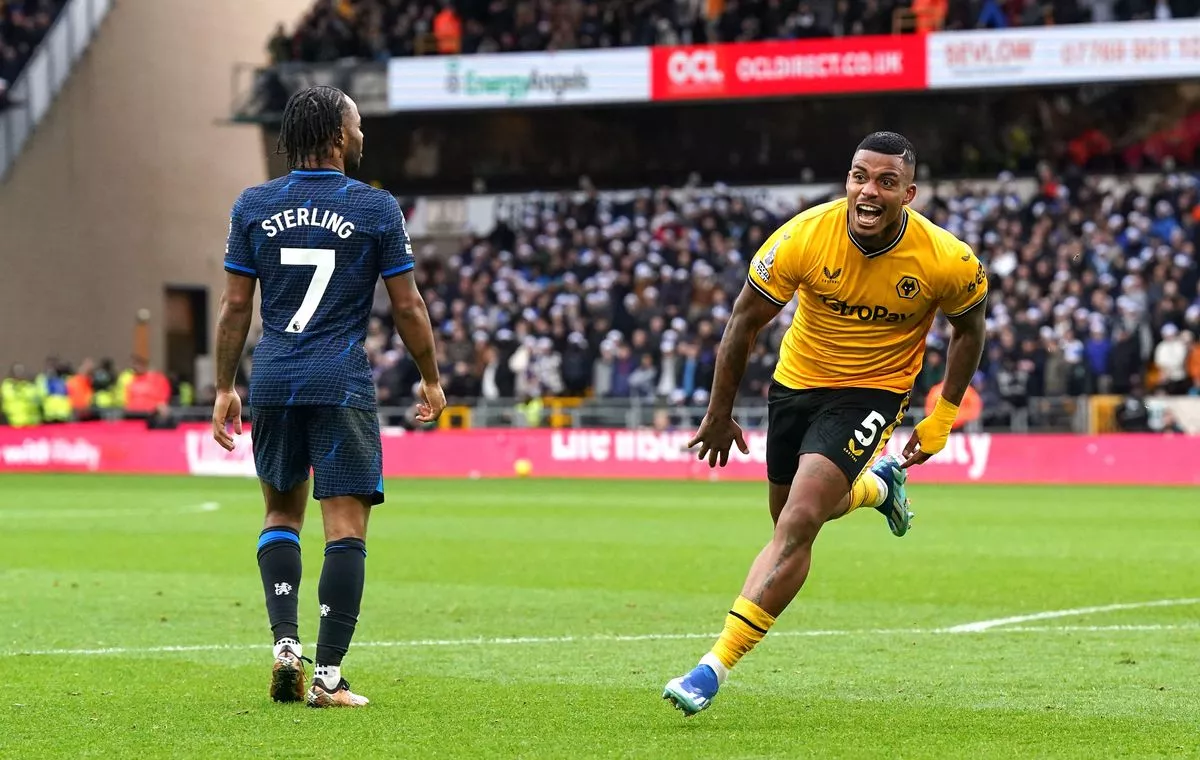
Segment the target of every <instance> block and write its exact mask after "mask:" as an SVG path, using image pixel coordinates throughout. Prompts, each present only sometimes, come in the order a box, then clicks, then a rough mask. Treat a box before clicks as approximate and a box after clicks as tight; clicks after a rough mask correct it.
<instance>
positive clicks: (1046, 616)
mask: <svg viewBox="0 0 1200 760" xmlns="http://www.w3.org/2000/svg"><path fill="white" fill-rule="evenodd" d="M1186 604H1200V599H1156V600H1154V601H1151V602H1128V603H1125V604H1103V605H1100V606H1099V607H1075V608H1072V609H1069V610H1050V611H1048V612H1035V613H1033V614H1030V615H1014V616H1012V617H1003V618H995V619H994V620H980V621H978V622H975V623H963V624H962V625H955V626H951V627H949V628H947V629H945V630H946V632H947V633H979V632H980V631H987V630H991V629H993V628H997V627H999V626H1004V625H1013V624H1016V623H1030V622H1033V621H1034V620H1053V619H1055V618H1065V617H1080V616H1081V615H1092V614H1095V613H1097V612H1117V611H1118V610H1140V609H1145V608H1147V607H1179V606H1183V605H1186Z"/></svg>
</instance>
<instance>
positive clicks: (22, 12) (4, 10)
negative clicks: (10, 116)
mask: <svg viewBox="0 0 1200 760" xmlns="http://www.w3.org/2000/svg"><path fill="white" fill-rule="evenodd" d="M62 6H63V2H62V0H0V109H3V108H4V107H5V105H6V104H7V102H8V100H7V93H8V89H9V86H10V85H11V84H12V83H13V82H15V81H16V79H17V75H18V74H20V73H21V69H22V68H23V67H24V66H25V63H26V62H27V61H28V60H29V57H30V56H31V55H33V51H34V50H35V49H36V48H37V45H38V43H39V42H41V40H42V37H44V36H45V35H46V32H47V31H48V30H49V29H50V25H51V24H53V23H54V19H55V18H56V17H57V16H58V12H59V11H60V10H62Z"/></svg>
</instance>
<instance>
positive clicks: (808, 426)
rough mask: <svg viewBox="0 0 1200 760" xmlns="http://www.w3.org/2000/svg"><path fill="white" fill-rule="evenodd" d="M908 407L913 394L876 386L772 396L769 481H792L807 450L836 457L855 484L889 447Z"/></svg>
mask: <svg viewBox="0 0 1200 760" xmlns="http://www.w3.org/2000/svg"><path fill="white" fill-rule="evenodd" d="M907 411H908V394H907V393H893V392H891V391H882V390H877V389H874V388H812V389H807V390H795V389H792V388H787V387H785V386H783V385H780V384H779V383H777V382H772V383H771V388H770V391H769V393H768V395H767V480H769V481H771V482H772V483H774V484H776V485H791V483H792V479H793V478H794V477H795V476H796V470H797V469H798V468H799V466H800V455H801V454H821V455H822V456H825V457H828V458H829V459H831V460H833V463H834V464H836V465H837V466H838V467H839V468H840V469H841V470H842V472H844V473H846V479H847V480H849V481H850V482H851V483H853V482H854V481H855V480H856V479H857V478H858V476H859V474H860V473H862V471H863V470H864V469H866V467H867V466H868V465H870V464H871V462H873V461H874V460H875V457H876V455H877V454H878V453H879V452H881V451H883V447H884V444H886V443H887V440H888V438H890V437H891V435H892V431H893V430H895V429H896V426H897V425H899V424H900V420H902V419H903V418H904V413H905V412H907Z"/></svg>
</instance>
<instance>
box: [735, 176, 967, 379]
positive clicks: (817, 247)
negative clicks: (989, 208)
mask: <svg viewBox="0 0 1200 760" xmlns="http://www.w3.org/2000/svg"><path fill="white" fill-rule="evenodd" d="M846 207H847V201H846V199H844V198H843V199H841V200H837V201H833V202H831V203H825V204H822V205H820V206H816V207H814V208H811V209H809V210H807V211H804V212H802V213H800V214H798V215H796V216H795V217H793V218H792V219H790V220H789V221H787V222H786V223H784V224H783V225H782V226H781V227H780V228H779V229H777V230H776V231H775V232H774V233H773V234H772V235H771V237H769V238H767V240H766V242H765V243H763V246H762V248H761V249H759V251H758V253H757V254H755V256H754V259H753V261H751V262H750V272H749V274H748V280H749V282H750V284H751V285H752V286H753V287H754V289H755V290H757V291H758V292H759V294H761V295H762V296H763V297H765V298H767V299H768V300H770V301H772V302H774V303H776V304H778V305H779V306H785V305H787V303H788V302H789V301H791V300H792V298H793V297H797V298H798V299H799V302H798V304H797V307H796V315H795V318H794V319H793V320H792V324H791V326H790V327H789V328H788V331H787V334H786V335H785V336H784V338H783V345H782V346H781V347H780V351H779V363H778V364H777V365H776V367H775V379H776V381H778V382H779V383H780V384H782V385H784V386H787V387H789V388H795V389H804V388H878V389H882V390H888V391H894V392H896V393H907V392H908V391H910V390H911V389H912V386H913V382H914V381H915V380H916V377H917V374H918V373H919V372H920V371H921V363H922V361H923V359H924V356H925V337H926V334H927V333H928V332H929V326H930V324H931V323H932V322H933V317H934V312H935V310H936V309H941V310H942V311H943V312H944V313H945V314H946V315H947V316H951V317H953V316H957V315H960V314H963V313H965V312H967V311H969V310H971V309H972V308H974V307H976V306H978V305H979V304H980V303H982V302H983V300H984V298H985V297H986V296H987V290H988V282H987V275H986V274H985V272H984V269H983V265H982V264H981V263H980V262H979V259H977V258H976V257H975V254H974V252H972V250H971V248H970V246H968V245H967V244H966V243H963V242H962V241H960V240H959V239H958V238H956V237H954V236H953V235H951V234H950V233H949V232H947V231H946V230H944V229H942V228H940V227H938V226H937V225H936V224H934V223H933V222H931V221H929V220H928V219H926V218H925V217H923V216H921V215H920V214H919V213H917V212H916V211H914V210H912V209H909V208H905V210H904V217H903V222H902V224H901V227H900V234H899V235H898V236H897V237H896V240H895V241H894V242H893V243H892V244H891V245H889V246H887V247H886V248H883V249H882V250H879V251H874V252H868V251H867V250H866V249H864V248H863V247H862V246H861V245H859V243H858V241H857V240H856V239H855V238H854V234H853V233H852V232H851V231H850V228H849V226H848V224H847V217H846V210H847V209H846Z"/></svg>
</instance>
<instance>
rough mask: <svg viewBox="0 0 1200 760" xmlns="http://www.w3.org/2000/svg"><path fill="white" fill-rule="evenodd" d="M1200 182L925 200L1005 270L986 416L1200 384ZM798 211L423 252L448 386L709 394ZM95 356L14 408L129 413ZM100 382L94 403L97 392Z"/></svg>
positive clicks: (371, 343) (539, 218)
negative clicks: (770, 249) (735, 304)
mask: <svg viewBox="0 0 1200 760" xmlns="http://www.w3.org/2000/svg"><path fill="white" fill-rule="evenodd" d="M1198 189H1200V181H1198V180H1197V177H1196V176H1195V175H1193V174H1188V173H1161V174H1159V175H1143V176H1142V177H1141V178H1140V179H1138V180H1135V179H1133V178H1121V179H1116V178H1112V177H1109V178H1107V179H1099V178H1097V177H1094V176H1087V177H1085V176H1084V175H1083V174H1081V173H1078V172H1075V173H1067V174H1064V175H1063V176H1061V177H1060V176H1057V175H1054V174H1052V173H1050V172H1049V170H1047V169H1045V168H1043V171H1042V174H1041V176H1040V178H1039V182H1038V184H1037V186H1036V189H1034V190H1033V192H1032V193H1028V192H1026V193H1021V192H1018V190H1017V188H1016V183H1015V181H1014V180H1013V179H1012V178H1011V176H1009V175H1002V176H1001V177H1000V178H999V180H998V181H997V182H993V183H987V184H981V183H957V184H953V185H950V186H949V189H946V188H939V190H938V191H937V192H936V194H935V197H934V198H933V199H932V200H930V201H929V202H928V203H927V205H926V206H924V211H925V213H927V214H928V215H929V216H931V218H933V219H934V220H935V221H936V222H937V223H938V224H940V225H942V226H943V227H945V228H947V229H949V230H951V231H953V232H954V233H955V234H957V235H960V236H962V237H963V239H965V240H967V241H968V242H969V243H971V244H972V245H973V246H974V247H975V248H976V250H977V251H978V252H979V254H980V258H981V259H982V260H983V261H984V262H985V263H986V264H987V266H988V269H989V272H990V276H991V279H992V288H993V295H992V297H991V300H990V302H989V315H988V334H989V344H988V346H987V349H986V352H985V358H984V361H983V364H982V366H981V368H980V371H979V373H978V374H977V376H976V378H975V388H976V390H977V392H978V393H979V395H980V397H981V399H982V401H983V405H984V408H985V409H986V410H987V414H988V415H989V417H988V419H990V420H993V421H997V422H1000V423H1002V424H1007V423H1009V422H1012V421H1013V418H1014V415H1015V416H1016V417H1018V418H1019V417H1020V415H1021V414H1023V413H1024V412H1025V411H1026V408H1027V406H1028V404H1029V403H1030V399H1041V398H1049V399H1065V398H1074V397H1079V396H1082V395H1086V394H1094V393H1106V394H1107V393H1111V394H1117V395H1121V396H1125V395H1129V394H1139V395H1140V394H1151V395H1152V394H1155V393H1170V394H1172V395H1185V394H1190V395H1200V342H1197V340H1196V337H1197V336H1200V293H1198V290H1197V283H1198V281H1200V267H1198V265H1197V258H1196V246H1197V244H1198V243H1200V196H1198ZM798 210H800V209H799V208H798V207H779V206H772V205H763V204H755V203H753V202H748V201H747V200H746V199H745V198H743V197H740V196H739V193H738V192H737V191H734V190H732V189H728V188H724V187H721V186H716V187H714V188H709V189H705V190H689V191H668V190H664V189H660V190H649V189H644V190H641V191H637V192H634V193H628V194H625V196H624V197H622V196H620V195H615V196H614V195H611V194H605V195H603V196H602V195H598V194H594V193H593V194H577V195H575V196H566V195H563V196H556V197H553V198H551V199H549V200H532V199H531V200H528V201H527V202H526V203H525V205H524V206H523V207H521V208H519V209H518V210H516V211H515V212H514V213H512V214H511V215H510V217H509V218H510V219H511V220H512V221H511V222H510V221H508V220H501V221H499V222H498V224H497V226H496V229H495V230H494V231H493V232H492V233H491V234H490V235H487V236H478V237H472V238H470V239H468V240H466V241H464V243H463V245H462V249H461V251H460V252H459V253H458V254H457V255H455V256H452V257H450V258H448V259H447V258H445V257H442V256H427V257H423V258H422V259H421V261H420V263H419V266H418V270H417V273H418V281H419V283H420V286H421V289H422V291H423V292H424V293H425V295H426V299H427V302H428V304H429V309H430V313H431V316H432V318H433V320H434V324H435V327H436V328H437V330H438V333H439V340H440V343H439V361H440V363H441V367H442V373H443V377H444V378H445V379H444V383H445V387H446V391H447V395H448V396H449V397H450V398H451V399H453V401H454V402H456V403H462V404H472V403H476V402H478V401H484V402H501V403H507V402H510V401H512V400H524V401H525V402H528V401H529V400H530V399H540V398H542V397H574V398H591V399H596V400H604V399H618V400H632V401H636V402H639V403H645V404H651V405H653V404H670V405H673V406H678V405H689V404H690V405H699V406H702V405H703V404H704V403H705V401H706V400H707V394H708V389H709V388H710V387H711V383H712V376H713V368H714V364H715V360H716V347H717V343H718V341H719V338H720V335H721V331H722V329H723V326H724V324H725V321H726V319H727V318H728V315H729V309H730V305H731V304H732V301H733V299H734V298H735V297H736V295H737V293H738V291H739V290H740V289H741V287H742V283H743V281H744V279H745V273H746V267H747V266H748V262H749V259H750V257H751V256H752V255H753V254H754V252H755V250H756V249H757V248H758V245H759V244H760V243H761V241H762V240H764V239H765V237H766V235H767V234H769V232H770V231H771V230H772V229H773V228H774V227H775V226H776V225H777V224H778V223H780V222H781V221H782V220H784V219H786V218H787V217H788V216H790V215H791V214H793V213H795V212H796V211H798ZM387 304H388V302H387V299H386V295H385V294H384V293H383V292H382V288H381V292H380V294H379V298H378V299H377V301H376V308H375V310H374V316H373V318H372V321H371V325H370V331H369V334H368V338H367V351H368V354H369V356H370V359H371V362H372V366H373V368H374V373H375V380H376V386H377V389H378V392H379V397H380V403H381V405H382V406H385V407H389V406H390V407H399V406H403V405H405V404H408V403H409V402H410V401H411V399H412V396H413V389H414V386H415V384H416V382H417V380H418V376H417V373H416V367H415V365H414V364H413V363H412V362H411V361H410V360H409V359H408V358H407V357H406V356H405V353H404V349H403V346H402V344H401V343H400V341H399V339H398V338H397V337H396V336H395V333H394V332H393V330H392V325H391V318H390V315H389V313H388V305H387ZM791 311H792V309H791V307H789V308H788V309H785V311H784V313H783V315H781V318H780V319H778V320H776V321H775V322H774V323H773V324H772V325H771V326H770V328H769V329H768V330H766V331H765V332H764V334H763V335H762V336H761V337H760V341H759V344H758V345H757V346H756V347H755V349H754V351H753V354H752V359H751V362H750V365H749V370H748V372H747V376H746V379H745V386H744V387H743V391H742V392H743V394H746V395H747V396H748V397H760V398H761V397H763V396H764V395H765V391H766V387H767V385H768V383H769V380H770V376H771V371H772V369H773V357H774V356H775V355H776V353H775V351H776V349H777V348H778V345H779V342H780V341H781V339H782V336H783V333H784V331H785V329H786V327H787V325H788V324H789V320H790V314H791ZM389 336H390V337H389ZM948 337H949V336H948V325H946V324H945V323H939V324H938V325H936V326H935V329H934V331H933V332H932V334H931V337H930V341H929V348H930V350H929V352H928V353H927V356H926V364H925V368H924V371H923V372H922V375H921V378H920V380H919V381H918V384H917V387H916V389H915V399H914V401H915V402H916V404H917V405H918V406H919V405H920V404H921V403H922V402H923V398H924V396H925V394H926V393H928V391H929V390H930V388H932V387H934V386H935V385H936V384H937V383H938V382H940V381H941V379H942V373H943V371H944V363H943V357H944V349H945V341H946V340H947V339H948ZM85 366H87V367H90V368H92V369H91V372H90V374H89V377H90V383H83V384H82V386H81V387H77V388H74V390H72V387H73V386H72V377H73V376H74V375H77V374H78V373H74V372H72V369H71V367H70V366H69V365H66V364H64V363H62V362H58V361H57V360H50V361H48V364H47V369H46V370H45V371H44V372H43V373H42V374H41V375H39V376H38V377H37V378H36V379H35V378H33V377H30V375H29V373H28V372H26V371H25V370H24V369H23V368H14V369H13V371H12V372H11V373H10V376H9V379H8V380H6V381H5V388H6V389H7V390H6V392H5V416H6V417H8V419H9V420H10V421H14V420H21V421H24V420H27V419H28V420H31V421H32V420H36V419H42V418H45V419H53V418H55V417H56V415H57V416H58V417H60V418H66V417H69V416H70V415H69V414H64V413H63V411H62V407H61V406H56V404H60V403H61V402H57V401H55V398H54V397H56V396H62V397H64V398H67V399H69V400H70V404H71V406H72V407H73V408H74V413H75V415H76V416H86V415H87V414H90V413H92V412H93V411H94V410H95V409H96V408H97V407H98V408H99V409H100V410H101V411H103V410H108V409H114V408H116V409H122V408H124V406H125V401H124V399H125V398H126V396H127V394H126V393H125V391H124V389H125V388H126V386H127V385H128V383H129V382H131V381H132V380H134V379H135V378H136V377H139V376H141V375H142V374H143V373H145V372H146V368H145V367H139V368H134V369H129V370H125V371H122V372H118V371H115V370H114V368H113V365H112V362H111V361H105V362H104V363H102V365H101V366H100V367H99V368H95V367H94V366H93V365H92V364H91V362H90V360H89V361H88V362H86V363H85ZM244 368H245V370H246V372H245V373H244V374H243V377H245V376H248V373H249V371H252V367H251V366H250V364H249V362H248V361H247V362H246V363H245V367H244ZM152 374H155V383H154V389H155V393H158V394H161V398H160V397H159V396H157V395H156V396H155V399H157V400H156V401H155V402H154V403H151V404H149V405H148V406H145V407H144V408H139V409H138V410H134V411H141V412H143V413H144V412H147V411H150V410H152V409H154V408H156V407H157V406H158V405H159V404H161V403H163V402H165V401H166V399H167V397H168V396H169V397H170V398H172V399H173V400H174V401H175V402H176V403H177V404H178V403H181V402H182V405H185V406H186V405H187V402H188V401H190V399H191V398H192V395H193V391H192V389H191V387H190V386H188V385H187V384H186V383H183V384H181V383H179V382H178V381H174V382H172V383H171V384H170V391H167V390H162V389H163V388H165V387H166V383H167V380H166V379H165V378H162V379H160V376H158V375H157V373H152ZM75 382H76V383H80V381H75ZM93 386H94V388H95V391H100V392H101V394H102V395H100V396H99V401H91V402H89V401H86V400H84V399H85V397H91V394H92V393H94V392H95V391H92V390H91V389H92V387H93ZM108 389H112V393H111V394H109V395H103V391H105V390H108ZM207 390H208V389H201V391H202V392H201V393H200V394H199V400H200V401H204V400H205V398H206V397H207ZM47 404H49V405H47Z"/></svg>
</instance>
